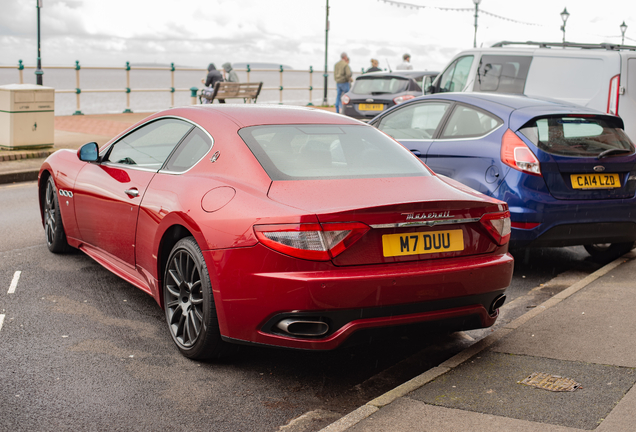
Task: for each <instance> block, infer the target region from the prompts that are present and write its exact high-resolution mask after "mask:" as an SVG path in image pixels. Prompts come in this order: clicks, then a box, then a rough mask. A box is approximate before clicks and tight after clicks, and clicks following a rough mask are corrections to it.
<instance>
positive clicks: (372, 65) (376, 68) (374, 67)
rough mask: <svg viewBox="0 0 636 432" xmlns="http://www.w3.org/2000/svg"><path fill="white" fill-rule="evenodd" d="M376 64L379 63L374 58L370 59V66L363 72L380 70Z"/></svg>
mask: <svg viewBox="0 0 636 432" xmlns="http://www.w3.org/2000/svg"><path fill="white" fill-rule="evenodd" d="M378 65H379V62H378V61H377V60H376V59H371V67H370V68H369V69H367V70H366V71H365V72H364V73H369V72H382V69H380V68H379V67H378Z"/></svg>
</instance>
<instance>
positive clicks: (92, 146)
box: [77, 142, 99, 162]
mask: <svg viewBox="0 0 636 432" xmlns="http://www.w3.org/2000/svg"><path fill="white" fill-rule="evenodd" d="M77 157H78V158H79V160H81V161H84V162H97V159H99V147H98V146H97V143H96V142H89V143H88V144H84V145H83V146H81V147H80V148H79V150H77Z"/></svg>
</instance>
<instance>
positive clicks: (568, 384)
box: [519, 372, 583, 392]
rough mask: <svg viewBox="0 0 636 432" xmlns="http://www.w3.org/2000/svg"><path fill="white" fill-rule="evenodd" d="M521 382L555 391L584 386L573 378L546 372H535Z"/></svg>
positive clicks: (571, 389) (570, 389) (520, 382)
mask: <svg viewBox="0 0 636 432" xmlns="http://www.w3.org/2000/svg"><path fill="white" fill-rule="evenodd" d="M519 384H525V385H529V386H532V387H537V388H540V389H544V390H550V391H554V392H562V391H569V392H573V391H574V390H577V389H580V388H583V386H582V385H581V384H579V383H577V382H576V381H574V380H573V379H571V378H565V377H561V376H558V375H550V374H547V373H544V372H533V373H532V375H530V376H529V377H527V378H526V379H524V380H523V381H519Z"/></svg>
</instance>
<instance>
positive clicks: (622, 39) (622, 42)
mask: <svg viewBox="0 0 636 432" xmlns="http://www.w3.org/2000/svg"><path fill="white" fill-rule="evenodd" d="M620 27H621V45H625V31H626V30H627V24H625V21H623V24H621V26H620Z"/></svg>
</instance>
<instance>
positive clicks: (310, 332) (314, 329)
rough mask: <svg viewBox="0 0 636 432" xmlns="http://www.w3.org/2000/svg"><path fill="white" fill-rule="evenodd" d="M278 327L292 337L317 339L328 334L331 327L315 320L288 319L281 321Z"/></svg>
mask: <svg viewBox="0 0 636 432" xmlns="http://www.w3.org/2000/svg"><path fill="white" fill-rule="evenodd" d="M276 327H277V328H278V329H279V330H281V331H282V332H284V333H287V334H289V335H292V336H304V337H317V336H323V335H325V334H327V332H328V331H329V325H328V324H327V323H326V322H323V321H317V320H315V319H302V318H286V319H284V320H282V321H279V322H278V324H276Z"/></svg>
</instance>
